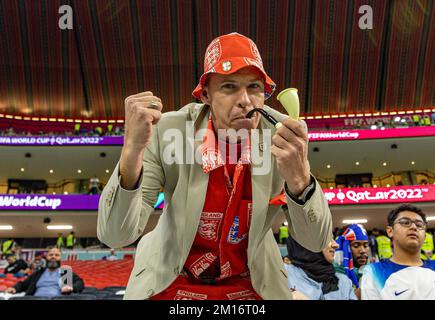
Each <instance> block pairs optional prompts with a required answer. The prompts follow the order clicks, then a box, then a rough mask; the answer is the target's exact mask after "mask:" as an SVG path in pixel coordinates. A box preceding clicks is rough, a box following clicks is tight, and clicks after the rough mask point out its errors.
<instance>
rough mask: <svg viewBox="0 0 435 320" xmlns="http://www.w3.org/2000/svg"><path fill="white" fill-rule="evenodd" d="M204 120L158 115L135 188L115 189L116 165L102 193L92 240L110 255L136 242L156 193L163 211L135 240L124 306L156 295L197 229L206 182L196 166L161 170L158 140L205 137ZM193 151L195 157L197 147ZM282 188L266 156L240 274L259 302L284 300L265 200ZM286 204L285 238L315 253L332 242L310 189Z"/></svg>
mask: <svg viewBox="0 0 435 320" xmlns="http://www.w3.org/2000/svg"><path fill="white" fill-rule="evenodd" d="M264 108H265V110H266V111H268V112H269V113H270V114H272V115H273V116H274V117H275V118H276V119H277V120H278V121H282V120H283V119H284V118H286V117H287V116H285V115H283V114H281V113H279V112H277V111H275V110H273V109H271V108H269V107H267V106H265V107H264ZM209 113H210V111H209V107H208V106H204V105H203V104H195V103H192V104H189V105H187V106H185V107H184V108H182V109H180V110H179V111H174V112H168V113H165V114H163V116H162V118H161V120H160V122H159V123H158V125H157V126H156V127H155V128H154V129H155V131H154V134H153V140H152V143H151V144H150V145H149V147H148V148H147V149H146V151H145V154H144V160H143V173H142V177H141V181H140V188H138V189H136V190H132V191H127V190H125V189H123V188H122V187H121V186H120V184H119V179H120V178H119V163H118V164H117V166H116V168H115V170H114V171H113V174H112V176H111V177H110V179H109V181H108V183H107V185H106V187H105V188H104V190H103V192H102V195H101V198H100V203H99V210H98V227H97V234H98V238H99V239H100V240H101V241H102V242H103V243H105V244H106V245H108V246H110V247H112V248H120V247H124V246H127V245H130V244H131V243H133V242H134V241H136V240H137V239H138V238H139V237H140V236H141V235H142V233H143V231H144V228H145V226H146V224H147V221H148V218H149V216H150V214H151V213H152V212H153V205H154V203H155V202H156V199H157V195H158V192H159V191H160V188H161V186H163V187H164V194H165V208H164V210H163V213H162V215H161V217H160V220H159V222H158V224H157V226H156V228H155V229H154V230H153V231H152V232H150V233H148V234H146V235H145V236H143V237H142V239H141V240H140V242H139V244H138V246H137V251H136V257H135V263H134V268H133V271H132V273H131V276H130V279H129V282H128V286H127V289H126V293H125V299H147V298H149V297H151V296H153V295H155V294H158V293H160V292H161V291H163V290H164V289H166V288H167V287H168V286H169V285H170V284H171V283H172V282H173V281H174V280H175V278H176V277H177V276H178V275H179V274H180V271H182V269H183V265H184V263H185V261H186V258H187V256H188V254H189V251H190V248H191V246H192V243H193V241H194V238H195V235H196V232H197V228H198V225H199V220H200V216H201V212H202V208H203V206H204V201H205V196H206V190H207V184H208V177H209V175H208V174H206V173H204V172H203V170H202V165H201V164H197V163H195V164H172V165H168V164H166V163H163V161H162V160H161V159H162V158H163V152H164V150H165V147H166V146H167V145H169V144H170V143H173V142H171V141H167V142H164V139H163V134H164V133H165V131H166V130H167V129H174V128H175V129H178V130H181V132H183V133H185V132H186V121H194V126H195V130H198V129H205V128H206V127H207V122H208V119H209ZM260 127H261V128H269V129H271V130H272V134H273V132H274V130H275V128H274V127H273V126H272V125H271V124H270V123H269V122H267V121H266V120H264V118H263V117H262V120H261V124H260ZM260 136H261V135H260ZM260 141H262V140H260ZM194 144H195V150H196V147H198V146H200V145H201V141H199V140H198V141H196V142H195V143H194ZM185 147H186V146H185V145H183V148H185ZM259 149H260V151H259V152H260V155H261V153H262V152H263V151H264V152H269V153H270V145H264V146H263V147H262V146H261V145H260V148H259ZM253 167H255V164H252V168H253ZM251 170H252V169H251ZM283 185H284V180H283V178H282V177H281V176H280V174H279V173H278V169H277V167H276V161H275V160H274V159H273V156H272V168H271V172H270V174H266V175H252V198H253V211H252V220H251V226H250V230H249V245H248V268H249V270H250V273H251V280H252V285H253V287H254V289H255V290H256V292H257V293H258V294H259V295H260V296H261V297H262V298H263V299H292V295H291V293H290V291H289V289H288V287H287V272H286V270H285V268H284V266H283V263H282V259H281V254H280V251H279V248H278V246H277V243H276V241H275V239H274V236H273V233H272V230H271V226H272V223H273V221H274V218H275V217H276V216H277V214H278V211H279V210H280V208H279V207H278V206H272V205H269V200H270V199H272V198H273V197H275V196H277V195H278V194H280V192H281V190H282V188H283ZM287 201H288V212H286V217H287V221H288V222H289V233H290V235H291V236H292V237H294V239H296V240H297V241H298V242H299V243H300V244H301V245H303V246H304V247H306V248H308V249H309V250H312V251H316V252H319V251H321V250H322V249H323V248H324V247H326V245H327V244H328V243H329V242H330V241H331V240H332V219H331V213H330V211H329V208H328V204H327V201H326V199H325V197H324V195H323V193H322V189H321V187H320V185H319V184H318V182H317V181H316V191H315V192H314V194H313V195H312V196H311V198H310V200H308V201H307V202H306V203H305V205H299V204H297V203H295V202H294V201H293V200H292V199H290V198H288V199H287Z"/></svg>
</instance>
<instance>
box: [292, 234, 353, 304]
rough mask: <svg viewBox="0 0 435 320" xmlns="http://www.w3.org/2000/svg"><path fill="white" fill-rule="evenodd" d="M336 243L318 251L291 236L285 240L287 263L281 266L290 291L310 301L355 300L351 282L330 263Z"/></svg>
mask: <svg viewBox="0 0 435 320" xmlns="http://www.w3.org/2000/svg"><path fill="white" fill-rule="evenodd" d="M337 248H338V244H337V243H336V242H335V241H334V240H333V241H331V242H330V243H329V244H328V246H327V247H326V248H325V249H323V251H322V252H312V251H310V250H308V249H306V248H304V247H303V246H301V245H300V244H299V243H297V242H296V241H295V240H294V239H293V238H292V237H289V238H288V239H287V250H288V252H289V258H290V260H291V264H289V265H285V268H286V269H287V273H288V285H289V288H290V290H296V291H298V292H301V293H302V294H303V295H305V296H306V297H308V298H309V299H310V300H357V297H356V296H355V293H354V291H353V288H352V281H350V280H349V278H348V277H346V276H345V275H344V274H340V273H337V272H336V271H335V269H334V266H333V264H332V262H333V261H334V255H335V250H336V249H337Z"/></svg>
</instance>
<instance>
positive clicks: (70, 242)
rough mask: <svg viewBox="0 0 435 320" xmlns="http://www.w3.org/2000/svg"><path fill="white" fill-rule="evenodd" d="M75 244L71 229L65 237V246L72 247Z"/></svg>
mask: <svg viewBox="0 0 435 320" xmlns="http://www.w3.org/2000/svg"><path fill="white" fill-rule="evenodd" d="M75 244H76V236H75V233H74V231H71V232H70V233H69V235H68V236H67V237H66V248H67V249H74V246H75Z"/></svg>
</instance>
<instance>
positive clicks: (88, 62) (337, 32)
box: [0, 0, 435, 119]
mask: <svg viewBox="0 0 435 320" xmlns="http://www.w3.org/2000/svg"><path fill="white" fill-rule="evenodd" d="M62 3H63V2H62ZM68 3H69V4H70V5H71V7H72V9H73V18H74V19H73V29H72V30H63V31H62V30H60V29H59V26H58V23H59V18H60V17H61V14H59V7H60V5H61V1H51V0H50V1H17V0H10V1H1V2H0V34H1V38H0V113H5V114H10V115H36V116H48V117H75V118H77V117H79V118H91V119H121V118H123V113H124V106H123V104H124V99H125V98H126V97H127V96H128V95H131V94H134V93H138V92H141V91H144V90H151V91H153V92H154V93H155V94H156V95H158V96H160V97H161V98H162V100H163V103H164V105H165V109H164V111H170V110H174V109H178V108H179V107H180V106H183V105H184V104H186V103H188V102H191V101H192V99H193V98H192V96H191V92H192V90H193V88H194V87H195V85H196V82H197V81H198V79H199V76H200V75H201V72H202V69H203V66H202V59H203V56H204V53H205V50H206V46H207V45H208V43H209V42H210V41H211V40H212V39H213V38H214V37H216V36H218V35H221V34H225V33H230V32H234V31H237V32H239V33H242V34H245V35H247V36H249V37H251V38H252V39H253V40H254V41H255V42H256V43H257V45H258V47H259V50H260V52H261V54H262V57H263V62H264V64H265V68H266V70H267V71H268V73H269V74H270V75H271V77H272V78H273V79H274V80H275V82H276V83H277V84H278V88H277V90H278V91H279V90H282V89H284V88H286V87H296V88H298V89H299V95H300V100H301V111H302V112H301V114H302V115H310V114H314V115H315V114H336V113H350V112H375V111H394V110H415V109H422V108H429V107H433V106H434V105H435V104H434V102H435V90H433V89H434V83H435V60H434V59H433V57H434V55H435V41H434V38H435V24H434V23H433V21H434V19H435V8H434V6H435V4H434V2H433V1H431V0H419V1H387V0H379V1H371V2H370V3H371V5H372V8H373V29H372V30H361V29H360V28H359V24H358V22H359V19H360V17H361V16H362V14H360V13H358V10H359V8H360V5H363V4H365V3H363V1H314V0H312V1H279V2H277V1H273V0H262V1H248V0H238V1H230V0H228V1H226V0H221V1H199V0H198V1H195V0H186V1H169V0H159V1H150V0H141V1H139V0H131V1H127V0H124V1H81V0H80V1H79V0H71V1H68ZM431 21H432V23H431ZM275 97H276V94H275V95H274V97H273V98H272V99H271V100H270V101H269V102H268V104H271V105H272V106H275V107H277V108H278V109H280V106H279V103H278V102H277V101H276V99H275Z"/></svg>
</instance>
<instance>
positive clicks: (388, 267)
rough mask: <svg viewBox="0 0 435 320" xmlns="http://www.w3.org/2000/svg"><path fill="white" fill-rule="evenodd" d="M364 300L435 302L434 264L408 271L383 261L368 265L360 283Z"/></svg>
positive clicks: (410, 268) (430, 263)
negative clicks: (428, 300)
mask: <svg viewBox="0 0 435 320" xmlns="http://www.w3.org/2000/svg"><path fill="white" fill-rule="evenodd" d="M361 299H363V300H423V299H424V300H426V299H430V300H435V261H433V260H425V261H423V265H422V266H421V267H410V266H406V265H401V264H397V263H394V262H392V261H390V260H383V261H381V262H376V263H372V264H369V265H367V266H366V267H365V268H364V272H363V277H362V279H361Z"/></svg>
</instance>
